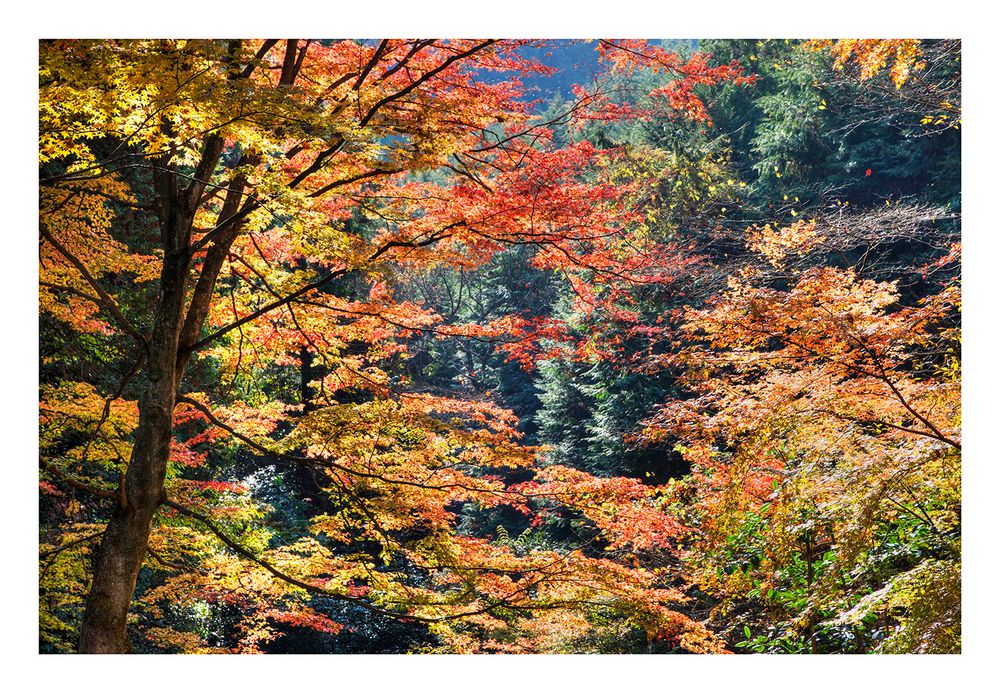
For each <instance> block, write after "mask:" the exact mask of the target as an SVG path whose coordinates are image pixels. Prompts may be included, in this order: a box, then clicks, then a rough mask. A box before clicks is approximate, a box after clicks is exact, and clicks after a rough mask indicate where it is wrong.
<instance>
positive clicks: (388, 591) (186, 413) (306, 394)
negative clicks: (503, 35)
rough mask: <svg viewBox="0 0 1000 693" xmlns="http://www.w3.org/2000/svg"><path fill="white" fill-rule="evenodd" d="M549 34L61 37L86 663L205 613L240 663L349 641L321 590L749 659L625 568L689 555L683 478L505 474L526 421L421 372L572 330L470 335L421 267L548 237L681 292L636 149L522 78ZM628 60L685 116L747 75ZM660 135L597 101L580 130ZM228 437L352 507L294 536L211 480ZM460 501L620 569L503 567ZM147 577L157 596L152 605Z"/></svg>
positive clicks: (63, 208)
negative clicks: (456, 352)
mask: <svg viewBox="0 0 1000 693" xmlns="http://www.w3.org/2000/svg"><path fill="white" fill-rule="evenodd" d="M524 43H525V42H522V41H496V40H454V41H435V40H388V39H387V40H382V41H370V42H368V41H365V42H358V41H313V40H309V41H306V40H294V39H290V40H286V41H279V40H273V39H269V40H258V41H241V40H231V41H208V40H190V41H185V40H148V41H146V40H128V41H111V40H108V41H67V40H57V41H43V42H42V43H41V45H40V88H39V102H40V106H39V115H40V122H39V137H40V140H39V161H40V165H41V169H40V224H39V231H40V252H41V257H40V273H39V274H40V276H39V279H40V308H41V310H42V312H43V315H45V316H47V319H50V320H51V321H52V323H51V327H50V329H51V332H52V333H53V334H54V335H58V336H57V337H54V343H55V342H58V343H60V344H62V345H65V347H66V348H65V349H64V350H63V351H60V350H59V349H58V348H55V349H53V350H52V353H50V354H49V355H48V356H47V357H46V361H45V362H44V363H47V364H48V366H49V367H50V368H51V369H52V370H53V372H54V373H55V374H56V375H55V376H54V377H53V378H52V382H51V384H50V385H47V386H46V387H45V388H43V391H42V394H41V403H40V410H41V411H40V414H41V427H42V437H41V441H42V443H41V453H42V454H41V464H42V471H41V486H42V492H43V494H46V495H48V496H51V497H52V498H53V502H54V505H55V507H57V508H59V512H60V513H61V514H62V515H63V517H62V519H58V520H53V525H54V527H53V528H52V531H51V532H50V533H49V534H48V536H45V537H44V538H43V541H42V546H41V562H42V563H41V568H40V586H41V589H42V593H43V600H42V607H43V608H42V630H43V635H45V634H48V636H47V637H49V638H50V639H51V640H52V641H53V642H55V643H59V642H61V641H65V640H66V639H67V636H66V633H70V634H72V633H73V631H74V630H75V625H74V623H75V620H76V618H77V617H79V618H80V632H79V650H80V651H81V652H123V651H127V650H128V649H129V647H130V643H129V635H128V630H129V625H130V624H140V623H146V624H147V626H146V627H141V628H140V631H141V632H142V635H143V637H144V638H146V639H148V640H149V641H151V642H153V643H156V644H157V645H158V646H161V647H166V648H174V649H180V650H182V651H208V650H210V649H212V646H211V645H210V644H209V643H207V642H205V641H204V639H202V638H200V637H199V636H198V635H197V634H196V633H193V632H190V631H182V630H177V629H175V628H172V627H164V626H162V625H148V624H156V623H159V621H158V620H157V619H158V616H160V615H162V614H163V613H164V612H165V611H166V610H169V609H173V608H176V607H177V605H191V606H192V608H193V607H195V606H196V605H197V604H206V603H207V604H218V605H228V606H235V607H239V608H240V609H241V615H240V619H239V625H238V627H237V630H238V635H237V640H238V642H239V649H241V650H243V651H259V649H260V647H261V645H262V644H263V643H266V642H268V640H269V639H272V638H273V637H274V636H275V633H276V630H275V628H276V626H277V625H278V624H286V625H290V626H302V627H307V628H312V629H314V630H317V631H320V632H325V633H336V632H339V631H340V630H341V629H342V628H343V627H344V624H343V623H339V622H336V621H334V620H332V619H331V618H329V617H328V616H327V615H325V614H324V613H322V612H321V611H318V610H317V609H316V608H314V606H312V605H311V604H312V602H311V601H310V600H311V599H313V598H318V599H328V600H333V601H337V602H342V603H348V604H351V605H356V606H358V607H360V608H363V609H365V610H367V611H369V612H371V613H375V614H380V615H385V616H391V617H396V618H403V619H406V620H408V621H409V622H419V623H425V624H429V625H430V626H431V627H432V628H435V629H437V631H438V634H439V636H440V637H441V638H442V639H443V640H444V641H445V642H447V643H450V647H452V648H453V649H455V650H459V651H467V650H469V649H485V650H528V651H535V650H543V649H558V648H559V647H560V645H559V642H562V641H563V640H565V638H567V637H570V636H567V633H574V632H575V633H577V635H576V636H574V637H582V635H583V633H585V632H586V631H588V630H590V629H593V628H594V627H595V626H594V623H595V622H599V621H600V619H597V620H596V621H595V618H594V614H598V613H602V612H607V611H608V610H610V611H612V612H615V613H619V614H622V615H623V616H624V617H625V618H628V619H629V620H630V622H631V623H634V624H636V625H637V626H638V627H641V628H643V629H645V631H646V632H647V633H648V634H649V635H650V637H654V638H659V639H665V640H667V641H670V642H679V643H681V644H682V645H683V646H685V647H688V648H690V649H694V650H719V649H721V647H722V646H721V644H720V643H719V642H718V641H717V640H716V639H715V638H713V637H712V636H711V634H710V633H708V631H706V630H705V628H704V627H703V626H701V625H700V624H698V623H697V622H695V621H694V620H692V619H691V618H689V617H687V616H684V615H682V614H681V613H680V612H679V611H678V610H677V606H678V604H679V603H681V602H683V601H684V600H685V597H684V594H683V592H682V591H681V590H679V589H677V588H676V587H675V586H673V585H671V584H669V583H670V582H671V580H673V579H674V578H673V576H670V575H667V574H666V573H664V569H663V568H662V567H661V566H658V565H647V566H643V565H639V564H629V563H626V562H624V561H621V560H619V556H618V555H617V554H616V552H618V553H619V554H620V553H621V552H620V549H622V547H625V546H632V547H633V548H643V549H647V548H648V549H652V548H655V547H659V548H667V547H669V546H670V545H671V543H672V537H673V536H674V535H675V534H676V532H677V531H678V525H677V524H676V523H675V522H674V521H673V520H671V519H670V518H669V516H668V515H667V514H666V513H665V512H664V511H663V509H662V508H661V507H660V503H659V500H658V493H659V491H658V489H656V488H655V487H651V486H645V485H642V484H637V483H635V482H633V481H630V480H623V479H616V478H596V477H592V476H591V475H589V474H586V473H583V472H579V471H574V470H569V469H561V468H558V467H550V468H548V469H545V470H542V471H540V472H538V476H537V480H535V481H527V482H522V483H520V484H513V485H511V484H508V483H506V481H505V480H504V479H503V478H502V477H501V476H498V475H497V472H498V471H500V470H517V469H522V468H527V469H531V470H533V471H534V465H535V460H536V450H534V449H533V448H532V447H531V446H526V445H524V444H522V443H521V442H520V441H519V433H518V432H517V430H516V428H515V425H516V421H515V420H514V419H513V418H512V415H511V414H510V413H509V412H507V411H505V410H503V409H501V408H498V407H497V406H496V405H494V404H493V403H491V402H489V401H486V400H483V399H479V400H474V399H468V398H462V397H455V396H449V395H447V394H444V395H442V394H435V393H430V392H420V391H413V390H410V389H408V383H407V379H406V378H405V377H401V376H400V375H399V374H398V372H397V369H396V368H395V367H394V364H398V363H399V362H401V361H405V360H407V359H408V358H410V357H411V354H410V353H409V348H408V343H409V342H410V341H411V340H412V339H414V337H416V336H420V335H432V336H433V337H434V338H436V339H456V338H460V339H472V340H483V341H488V342H492V343H495V344H497V345H498V348H499V349H501V350H502V351H503V353H505V354H506V355H507V356H508V358H509V359H512V360H515V361H519V362H521V363H524V364H526V365H527V364H530V363H531V361H532V360H533V359H535V358H536V357H537V355H538V353H539V351H538V350H539V349H549V348H552V347H551V343H552V342H554V341H555V342H558V341H560V340H561V341H563V342H565V330H564V329H563V326H562V325H561V324H560V322H559V321H558V320H551V319H548V318H531V319H529V318H525V317H523V316H518V315H507V316H503V317H501V318H499V319H496V320H492V321H489V322H486V323H483V324H477V323H465V324H462V323H447V322H445V321H444V320H443V318H442V316H441V315H439V314H438V313H436V312H435V311H433V310H431V309H429V308H428V307H426V306H422V305H419V304H417V303H414V302H412V301H408V300H399V299H397V296H396V292H395V291H394V285H395V283H396V280H395V278H396V276H397V274H398V273H400V272H416V273H420V272H426V271H430V270H433V269H434V268H435V267H439V266H450V267H458V268H473V267H477V266H481V265H483V264H484V263H486V262H488V261H489V260H490V259H491V258H492V257H493V256H494V255H496V254H497V253H500V252H501V251H503V250H505V249H507V248H510V247H518V246H528V247H530V248H531V249H532V250H533V254H532V257H531V263H532V264H533V265H534V266H535V267H537V268H539V269H541V270H544V271H548V272H552V273H556V274H561V275H563V276H564V277H565V278H566V279H567V280H568V281H569V282H570V284H571V285H572V287H573V289H574V291H575V292H576V293H577V295H578V297H579V301H580V305H581V306H583V305H586V306H588V310H593V309H595V307H599V306H604V307H610V306H612V304H613V299H614V297H615V296H616V295H617V291H618V290H617V289H616V288H615V287H618V286H627V285H630V284H636V283H640V284H651V283H654V284H655V283H666V282H669V281H671V280H672V278H673V277H674V276H675V274H676V270H677V264H676V261H677V259H678V254H677V252H676V250H672V249H671V248H669V247H666V246H663V245H662V244H661V243H660V242H658V241H657V240H656V239H653V238H647V237H644V236H643V235H641V234H634V233H632V226H633V224H634V222H635V218H636V215H635V213H634V212H633V211H632V210H630V209H628V208H627V206H626V205H623V204H621V201H622V200H623V199H628V197H627V196H628V191H629V190H630V187H629V185H624V184H622V183H620V182H615V181H612V180H610V179H608V178H607V176H605V175H603V174H602V169H601V166H602V165H603V164H606V163H607V162H608V161H611V160H614V159H615V158H616V157H617V156H619V155H618V153H616V151H615V150H614V149H609V150H603V149H600V148H598V147H596V146H594V145H593V144H590V143H589V142H586V141H580V142H577V143H574V144H570V145H567V146H565V147H562V148H558V149H557V148H555V147H554V146H552V145H551V144H550V140H551V130H550V128H549V127H547V126H548V125H550V123H544V122H543V123H539V122H538V119H537V118H535V117H534V116H533V111H532V108H531V105H530V103H529V102H528V101H526V100H525V99H523V98H521V96H522V91H521V88H520V86H519V77H523V76H525V75H530V74H538V73H544V72H546V70H547V68H546V67H545V66H544V65H543V64H541V63H538V62H533V61H530V60H527V59H525V58H524V57H522V55H521V54H520V53H519V51H518V49H519V47H520V46H521V45H523V44H524ZM601 51H602V53H603V54H604V55H605V56H606V57H607V58H608V59H609V60H610V62H611V64H612V66H613V68H614V69H617V70H628V69H632V68H633V67H634V66H638V67H641V68H647V69H651V70H654V71H656V72H659V73H663V74H665V75H667V76H668V77H669V82H668V86H667V87H665V88H664V90H663V92H662V94H661V95H662V97H663V99H661V102H662V106H663V107H665V108H667V109H670V110H674V111H680V112H681V113H683V114H684V117H687V118H690V119H693V120H694V121H707V120H708V116H707V112H706V111H705V108H704V105H703V103H702V101H701V99H700V98H699V96H698V91H697V89H696V88H702V87H704V86H706V85H714V84H718V83H721V82H725V81H729V82H740V81H742V80H743V79H744V78H743V77H742V76H741V74H740V69H739V67H738V65H736V64H728V65H722V66H715V67H713V66H711V65H710V63H709V62H708V61H707V59H706V58H705V57H703V56H694V57H691V58H689V59H685V60H681V59H679V58H678V57H677V56H676V55H674V54H672V53H669V52H667V51H664V50H662V49H659V48H656V47H653V46H649V45H647V44H645V43H643V42H635V41H606V42H602V43H601ZM485 75H495V78H490V79H487V78H485ZM638 115H642V114H638ZM636 116H637V113H636V112H635V111H634V110H633V109H631V108H629V107H628V106H627V104H621V103H617V102H616V101H614V100H613V99H612V98H610V97H609V95H608V94H605V93H604V92H602V91H601V89H600V87H599V86H598V87H597V88H594V89H591V90H582V91H580V92H578V94H577V101H576V103H574V104H573V106H572V107H571V108H570V109H569V110H568V112H567V113H566V114H565V115H564V116H563V118H564V119H566V120H581V119H591V120H592V119H605V120H606V119H609V118H629V117H636ZM347 287H350V289H349V290H348V288H347ZM74 359H77V360H78V363H79V364H81V367H80V368H74V367H73V366H72V361H73V360H74ZM44 363H43V365H44ZM93 363H97V364H99V367H98V368H95V367H93V366H91V365H88V364H93ZM282 367H286V368H290V369H298V370H299V371H301V374H302V376H301V377H302V387H301V390H300V393H301V395H302V396H301V397H300V398H299V400H298V401H291V400H289V399H287V398H286V399H284V400H282V399H280V398H275V397H273V396H268V395H267V394H266V393H265V391H264V390H263V389H261V387H260V385H259V382H257V381H258V379H260V378H266V377H270V376H273V375H274V373H275V369H280V368H282ZM227 448H228V449H234V448H239V449H242V450H247V451H250V452H251V453H253V454H255V455H258V456H259V457H260V458H261V459H266V460H273V461H276V462H278V463H280V464H282V465H288V466H293V467H300V468H304V469H308V470H310V473H312V474H314V475H315V476H314V478H316V479H318V481H316V484H317V485H318V487H319V489H320V490H321V491H322V493H323V494H324V495H325V496H326V497H327V500H326V501H325V503H326V512H324V513H323V514H320V515H316V516H314V517H313V518H312V519H311V520H310V521H309V527H308V532H306V533H305V534H304V535H302V536H300V537H299V538H298V539H296V540H294V541H281V540H278V538H277V535H276V534H275V533H274V532H273V531H272V530H271V529H270V528H269V527H268V522H267V519H268V512H267V508H266V507H265V506H263V505H262V504H261V503H260V502H259V501H257V500H256V499H255V498H254V495H253V492H252V489H251V488H249V486H248V485H247V484H246V483H241V482H240V481H239V480H234V479H233V478H231V477H229V476H227V475H226V474H225V472H224V470H221V469H219V468H218V463H217V461H213V460H212V459H211V458H212V455H210V454H209V453H210V452H212V454H216V453H217V452H218V451H222V450H226V449H227ZM81 499H83V500H81ZM463 503H474V504H476V505H477V506H480V507H484V508H489V507H493V506H497V505H507V506H511V507H514V508H516V509H520V510H521V511H523V512H525V513H531V512H533V508H534V507H535V506H537V505H538V504H539V503H540V504H542V505H551V504H562V505H565V506H567V507H570V508H573V509H575V510H577V511H579V512H581V513H582V514H583V515H584V516H585V517H586V518H588V519H589V520H590V521H591V522H592V523H593V525H594V526H595V528H596V529H595V531H596V532H597V533H598V535H599V536H601V537H603V542H604V543H605V545H606V549H607V550H606V551H604V552H602V553H601V555H596V554H588V553H586V552H584V551H582V550H576V551H570V552H555V551H551V550H549V551H544V550H533V551H520V550H515V549H514V548H513V547H509V548H507V549H501V548H497V545H491V544H489V543H488V542H484V541H483V540H481V539H477V538H473V537H468V536H464V535H461V534H458V533H456V532H455V528H454V522H453V521H454V519H455V512H454V508H455V507H456V504H463ZM92 547H93V548H92ZM400 561H402V562H403V563H405V565H406V566H407V569H406V570H401V569H400ZM143 567H146V568H148V569H149V570H150V571H152V572H153V573H155V574H158V575H160V577H159V578H158V582H157V584H156V586H154V587H151V588H149V589H145V590H144V592H143V594H142V597H141V599H140V601H139V602H138V603H136V604H133V594H134V592H135V588H136V582H137V579H138V577H139V574H140V569H142V568H143ZM407 571H418V572H419V573H420V574H421V575H423V576H424V577H423V578H422V579H421V581H420V583H419V584H416V583H414V582H413V580H412V579H410V578H409V577H408V576H407ZM81 603H83V604H85V608H84V609H83V612H82V615H79V608H80V604H81ZM143 619H145V620H143ZM470 633H476V635H475V637H473V636H471V635H470ZM524 634H527V636H525V635H524Z"/></svg>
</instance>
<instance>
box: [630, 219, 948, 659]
mask: <svg viewBox="0 0 1000 693" xmlns="http://www.w3.org/2000/svg"><path fill="white" fill-rule="evenodd" d="M904 218H905V217H904ZM842 224H843V225H844V226H845V227H846V226H850V225H852V224H854V225H858V226H861V225H863V224H864V221H862V220H859V219H857V218H847V219H846V220H845V219H838V220H837V221H836V222H831V221H826V222H825V223H824V222H822V221H821V222H817V221H816V220H811V221H808V222H807V221H799V222H796V223H795V224H792V225H791V226H788V227H785V228H780V229H774V228H772V227H771V226H766V227H764V228H756V229H750V230H749V232H748V234H747V235H748V245H749V247H750V248H751V249H752V250H753V251H754V252H756V253H759V257H760V260H761V262H759V264H757V265H756V266H755V265H754V264H748V265H747V266H745V267H744V268H743V270H742V271H741V272H740V273H739V274H738V275H736V276H732V277H730V279H729V286H728V288H727V289H726V290H725V291H724V292H722V293H721V294H719V295H718V296H717V297H715V298H714V299H713V300H712V301H711V302H710V304H709V305H708V306H707V307H705V308H704V309H700V310H690V311H689V313H688V316H687V319H686V323H685V327H684V331H685V332H686V334H687V335H688V337H689V338H690V339H691V340H692V344H691V346H689V347H687V348H685V349H682V350H680V351H678V352H677V353H676V354H673V355H670V356H669V357H666V358H665V359H664V361H670V362H672V364H671V365H675V366H679V367H680V368H682V369H683V370H684V371H685V372H686V374H685V376H684V378H685V383H686V385H687V386H688V387H689V388H691V389H692V390H693V391H694V392H695V393H696V394H697V396H696V397H695V398H693V399H686V400H682V401H676V402H672V403H670V404H668V405H666V406H664V407H663V408H662V409H661V410H660V411H659V412H658V413H657V414H656V415H655V416H654V417H652V418H651V419H650V420H649V421H648V422H647V427H646V430H645V432H644V434H643V435H644V437H645V438H646V439H647V440H649V441H656V440H658V439H660V438H661V437H663V436H668V437H673V438H675V439H679V441H680V442H679V443H678V446H679V449H680V450H681V451H682V453H683V454H684V455H685V457H686V458H688V459H689V460H690V461H691V463H692V466H693V474H692V475H691V477H689V478H688V479H687V480H686V481H685V482H684V483H683V484H681V485H679V486H678V489H677V491H676V492H677V493H678V494H679V495H681V496H684V497H685V498H686V508H685V517H687V518H688V522H689V523H690V524H691V525H692V526H697V531H696V533H695V537H694V538H693V539H691V541H692V542H693V546H694V547H696V548H693V549H692V551H693V554H694V556H695V558H694V559H693V561H692V565H693V566H694V574H695V576H696V578H695V579H697V580H698V581H699V584H701V585H702V586H703V587H704V588H705V589H707V590H709V591H711V592H713V593H714V594H716V595H718V596H719V597H720V598H721V599H722V604H721V605H720V607H719V610H720V611H721V612H725V610H726V609H732V608H734V606H735V605H736V604H738V603H740V601H741V600H747V599H751V600H757V601H758V602H759V603H760V604H762V605H763V606H762V608H763V610H765V611H766V610H768V609H769V610H772V611H775V612H777V613H778V614H780V615H782V616H784V618H785V619H786V620H785V622H784V623H783V624H782V623H781V622H780V621H781V619H780V618H779V619H778V621H779V623H777V624H775V623H765V624H764V625H765V626H768V627H770V628H771V635H770V636H767V635H765V636H762V637H758V638H757V639H756V640H754V639H752V638H751V637H750V629H749V628H747V630H746V639H745V640H744V643H743V644H744V645H746V646H751V647H757V648H761V649H766V648H768V647H774V648H778V651H781V650H782V648H784V649H785V650H786V651H798V650H797V648H806V649H807V650H810V649H811V651H813V652H816V651H818V649H817V648H818V647H820V643H821V642H823V641H824V640H826V641H829V640H831V639H832V640H836V639H837V638H842V639H843V638H846V639H847V640H848V641H849V645H848V646H849V647H858V643H857V642H856V641H857V640H859V639H861V638H862V636H861V635H859V634H858V632H856V631H855V628H857V627H860V626H862V624H864V625H865V626H867V627H868V628H867V629H866V630H867V632H868V633H869V634H871V633H874V632H877V628H876V627H875V626H876V624H879V623H880V624H883V625H885V624H892V623H893V622H894V621H895V620H898V623H897V626H896V629H895V632H892V630H891V629H890V630H888V631H883V634H882V635H881V636H877V635H868V636H865V637H870V638H871V639H872V640H874V645H875V646H877V647H879V648H880V650H881V651H886V652H893V651H897V652H907V651H917V652H942V651H945V652H947V651H953V650H954V649H955V648H956V645H957V642H958V620H959V613H958V575H959V570H960V569H959V565H960V564H959V556H960V546H961V544H960V534H959V529H960V524H961V523H960V517H961V513H960V505H959V497H960V495H959V494H960V463H961V454H960V453H961V433H960V406H961V388H960V361H959V353H960V349H959V334H958V311H959V306H960V294H959V288H958V284H957V277H956V275H955V274H954V268H955V262H956V260H957V258H958V256H959V252H960V247H959V246H958V245H955V246H953V247H952V248H951V249H950V251H949V252H947V253H945V254H944V255H942V256H940V257H939V258H937V259H936V260H935V261H934V262H933V264H932V267H933V268H934V269H937V270H942V269H944V271H943V273H942V276H943V279H941V280H939V282H940V283H939V287H938V291H937V292H935V293H931V294H929V295H927V296H925V297H923V298H921V299H920V300H918V301H916V302H915V303H913V304H911V305H902V306H901V305H900V304H899V301H900V294H899V290H898V288H897V284H898V280H897V281H896V282H886V281H876V280H872V279H864V278H862V277H859V276H858V273H857V270H858V268H856V267H848V268H838V267H832V266H822V265H816V264H814V262H815V261H814V262H813V263H810V262H805V263H803V262H801V259H802V258H803V257H807V256H809V254H810V253H811V252H813V251H815V250H816V249H817V248H819V247H821V246H822V245H823V244H824V243H825V241H826V238H827V236H828V235H829V234H833V233H839V232H840V228H841V225H842ZM767 269H770V270H775V269H777V270H779V271H780V274H779V275H778V276H781V277H782V283H783V284H787V288H775V286H773V282H774V275H773V274H769V273H768V272H767V271H766V270H767ZM924 271H925V272H926V271H927V269H926V268H925V270H924ZM901 542H912V543H913V546H910V547H907V549H906V553H903V555H900V553H901V552H900V546H899V545H900V543H901ZM894 552H897V553H894ZM894 607H895V608H897V609H899V610H898V611H895V612H894V611H892V609H893V608H894ZM900 611H902V612H903V614H904V615H903V616H900ZM868 646H870V644H869V645H868Z"/></svg>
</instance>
